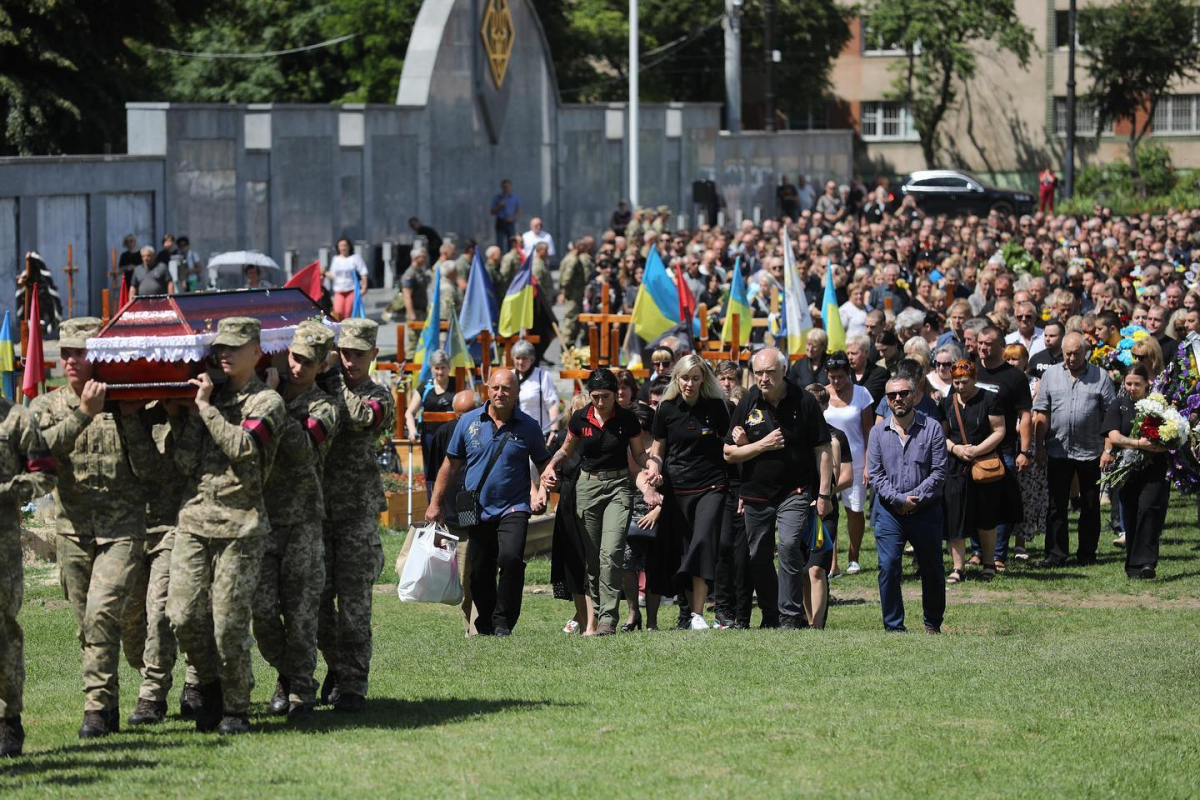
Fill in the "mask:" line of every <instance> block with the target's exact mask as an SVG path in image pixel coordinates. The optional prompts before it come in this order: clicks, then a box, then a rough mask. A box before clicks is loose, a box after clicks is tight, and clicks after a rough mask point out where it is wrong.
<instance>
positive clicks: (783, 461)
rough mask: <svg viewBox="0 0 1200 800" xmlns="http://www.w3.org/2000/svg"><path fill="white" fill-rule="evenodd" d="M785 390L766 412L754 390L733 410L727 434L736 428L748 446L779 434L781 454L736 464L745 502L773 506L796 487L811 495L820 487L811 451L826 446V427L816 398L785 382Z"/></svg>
mask: <svg viewBox="0 0 1200 800" xmlns="http://www.w3.org/2000/svg"><path fill="white" fill-rule="evenodd" d="M785 389H786V391H785V392H784V395H783V397H781V398H780V399H779V405H777V406H775V407H774V408H772V407H771V404H770V403H768V402H767V401H766V399H765V398H764V397H763V395H762V391H761V390H760V389H759V388H758V387H757V386H755V387H753V388H752V389H750V391H749V392H747V393H746V396H745V397H743V398H742V399H741V402H739V403H738V404H737V408H736V409H734V412H733V421H732V424H731V425H730V426H729V427H730V431H731V432H732V430H733V428H736V427H739V426H740V427H741V428H742V429H743V430H744V431H746V438H747V439H749V440H750V441H751V442H757V441H760V440H762V439H765V438H766V437H767V435H768V434H770V433H771V431H773V430H775V429H777V428H778V429H779V430H781V431H783V441H784V445H785V446H784V448H783V449H782V450H772V451H769V452H766V453H762V454H760V455H758V456H755V457H754V458H752V459H750V460H749V461H743V462H742V486H741V495H742V497H743V498H745V499H747V500H756V501H759V502H766V503H773V502H776V501H778V500H779V499H780V498H782V497H784V496H785V495H787V494H790V493H791V492H793V491H795V490H796V489H809V490H810V491H812V492H814V493H815V492H816V490H817V489H819V488H820V487H819V486H817V481H818V479H819V478H820V475H819V474H818V472H817V457H816V454H815V453H813V448H814V447H817V446H818V445H822V444H828V443H829V441H830V439H829V426H828V425H827V424H826V422H825V415H824V414H822V413H821V406H820V405H818V404H817V401H816V398H814V397H813V396H812V395H811V394H809V393H808V392H806V391H805V390H803V389H801V388H799V387H798V386H796V385H795V384H793V383H791V382H790V381H789V382H787V383H786V385H785ZM726 441H728V442H729V443H730V444H733V442H732V441H730V440H729V439H728V438H727V439H726ZM846 452H849V447H847V448H846Z"/></svg>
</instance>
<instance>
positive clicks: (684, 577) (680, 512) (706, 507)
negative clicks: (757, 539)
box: [660, 487, 732, 593]
mask: <svg viewBox="0 0 1200 800" xmlns="http://www.w3.org/2000/svg"><path fill="white" fill-rule="evenodd" d="M728 494H729V489H728V487H718V488H713V489H705V490H704V491H700V492H692V493H688V494H680V493H673V494H671V495H670V496H667V497H664V502H665V503H667V504H668V509H667V510H668V511H669V512H670V514H669V515H667V514H664V516H669V518H670V520H671V522H670V526H669V527H670V532H671V535H670V536H669V537H668V538H670V539H672V540H673V543H674V544H673V547H674V550H675V551H676V552H677V553H678V557H677V558H678V560H676V561H675V570H674V573H673V574H672V576H671V581H672V584H673V586H674V588H675V591H676V592H677V593H678V592H679V591H685V590H688V589H691V588H692V585H691V579H692V578H704V579H705V580H707V581H712V580H715V579H716V576H717V551H718V549H719V548H720V544H721V533H722V530H723V529H724V527H725V526H727V525H731V524H732V514H731V513H730V509H729V508H728V504H727V503H726V502H725V501H726V498H727V496H728ZM660 538H662V537H661V533H660Z"/></svg>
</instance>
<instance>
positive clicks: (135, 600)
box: [121, 402, 195, 703]
mask: <svg viewBox="0 0 1200 800" xmlns="http://www.w3.org/2000/svg"><path fill="white" fill-rule="evenodd" d="M140 416H141V423H142V425H143V426H144V427H145V428H146V429H147V430H148V431H149V435H150V439H151V441H152V442H153V445H154V455H155V457H156V466H155V475H156V479H155V482H154V491H152V492H149V493H148V496H147V498H146V501H147V502H146V548H145V552H144V554H143V557H142V558H141V559H140V560H139V561H138V563H137V564H136V565H135V571H134V577H133V584H132V588H131V590H130V592H129V596H128V597H127V598H126V601H125V613H124V617H123V620H122V626H121V628H122V632H121V642H122V645H123V646H124V648H125V660H126V661H128V662H129V665H130V666H132V667H133V668H134V669H136V670H137V671H138V673H139V674H140V675H141V676H142V685H141V687H140V688H139V690H138V699H139V700H149V701H150V702H153V703H165V702H166V700H167V695H168V694H169V693H170V691H171V685H172V672H173V671H174V669H175V660H176V657H177V653H178V647H177V645H176V642H175V632H174V631H172V630H171V623H170V620H168V619H167V587H168V586H169V584H170V579H171V550H172V548H174V546H175V522H176V520H177V519H178V517H179V506H180V502H181V500H182V498H183V490H184V481H183V478H182V477H181V476H180V474H179V470H178V469H177V468H176V466H175V443H176V441H178V438H179V435H180V434H181V433H182V431H183V426H184V424H185V420H184V419H183V418H182V417H178V416H177V417H168V415H167V412H166V409H165V407H164V405H163V404H162V403H161V402H160V403H158V404H156V405H154V406H151V407H150V408H148V409H146V410H145V411H143V412H142V414H141V415H140ZM190 673H191V669H190V668H189V674H190ZM189 682H192V683H194V682H195V681H194V680H192V681H189Z"/></svg>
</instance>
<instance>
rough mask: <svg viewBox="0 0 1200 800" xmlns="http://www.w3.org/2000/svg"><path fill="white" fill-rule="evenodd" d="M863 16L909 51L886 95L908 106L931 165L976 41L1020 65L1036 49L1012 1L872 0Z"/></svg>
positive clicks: (970, 71) (971, 72) (972, 63)
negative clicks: (983, 43) (988, 44)
mask: <svg viewBox="0 0 1200 800" xmlns="http://www.w3.org/2000/svg"><path fill="white" fill-rule="evenodd" d="M863 19H864V20H865V22H866V23H867V25H868V26H869V28H870V30H871V32H872V34H873V35H875V36H878V37H879V38H880V39H881V40H882V41H884V42H886V43H888V44H893V45H897V46H899V47H900V48H902V49H903V50H904V51H905V54H906V56H905V58H904V59H903V60H901V61H899V62H898V63H897V64H896V65H895V66H894V67H893V69H894V70H895V72H896V78H895V80H894V81H893V84H892V90H891V92H889V94H888V96H887V99H888V100H894V101H898V102H903V103H906V104H907V105H908V110H909V113H910V114H911V115H912V119H913V124H914V126H915V127H916V129H917V135H918V136H919V137H920V140H921V153H922V155H924V157H925V165H926V166H927V167H929V168H931V169H932V168H933V167H935V166H937V155H938V150H939V148H940V146H941V142H940V137H939V131H938V129H939V128H940V127H941V124H942V122H943V121H944V120H945V119H946V115H947V113H949V112H950V111H952V110H953V109H954V108H956V107H957V103H958V97H959V92H960V87H961V86H962V85H963V84H965V83H966V82H967V81H969V80H971V78H973V77H974V76H975V70H976V53H975V50H974V46H975V45H976V44H977V43H979V42H984V41H986V42H988V43H990V45H991V46H992V47H994V48H996V49H998V50H1001V51H1007V52H1009V53H1012V54H1013V55H1015V56H1016V57H1017V62H1018V63H1019V64H1020V65H1021V67H1022V69H1028V67H1029V56H1030V53H1031V52H1032V51H1034V50H1035V48H1036V46H1035V45H1034V39H1033V31H1032V30H1030V29H1029V28H1028V27H1027V26H1025V25H1024V24H1022V23H1021V21H1020V19H1018V17H1017V13H1016V9H1015V3H1014V0H874V2H871V3H870V4H869V5H868V6H867V7H866V9H865V10H864V12H863Z"/></svg>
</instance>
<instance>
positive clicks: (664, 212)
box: [650, 206, 671, 235]
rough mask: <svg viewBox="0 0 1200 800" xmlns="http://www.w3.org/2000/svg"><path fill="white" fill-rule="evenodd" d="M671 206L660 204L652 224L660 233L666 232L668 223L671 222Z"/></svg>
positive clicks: (651, 226)
mask: <svg viewBox="0 0 1200 800" xmlns="http://www.w3.org/2000/svg"><path fill="white" fill-rule="evenodd" d="M670 219H671V207H670V206H659V207H658V213H657V214H656V215H655V217H654V222H652V223H651V224H650V228H651V229H652V230H653V231H654V232H655V233H658V234H659V235H661V234H663V233H666V231H667V225H668V224H670Z"/></svg>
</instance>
